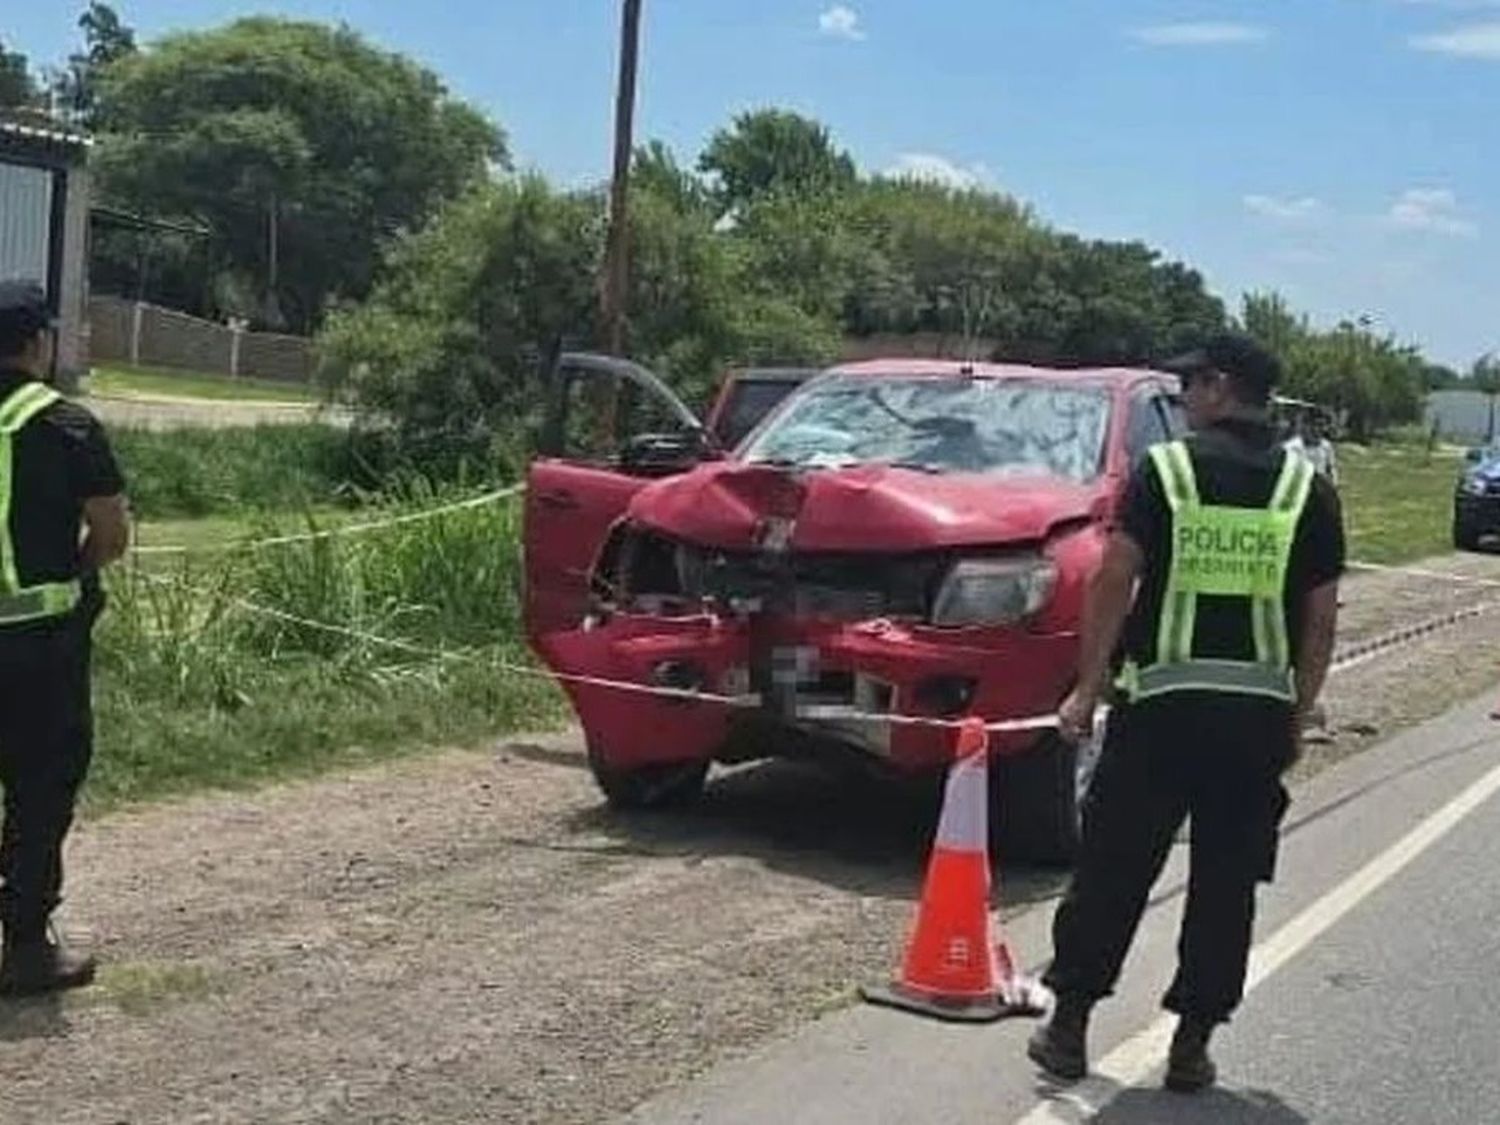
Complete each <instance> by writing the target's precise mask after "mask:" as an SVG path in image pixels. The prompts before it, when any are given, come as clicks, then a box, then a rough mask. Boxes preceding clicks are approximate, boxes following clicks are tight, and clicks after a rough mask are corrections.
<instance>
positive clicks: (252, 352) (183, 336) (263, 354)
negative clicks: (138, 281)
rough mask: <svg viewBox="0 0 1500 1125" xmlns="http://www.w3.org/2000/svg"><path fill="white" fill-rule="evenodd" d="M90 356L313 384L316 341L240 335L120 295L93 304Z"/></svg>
mask: <svg viewBox="0 0 1500 1125" xmlns="http://www.w3.org/2000/svg"><path fill="white" fill-rule="evenodd" d="M88 319H89V321H90V324H91V328H90V339H89V357H90V359H91V361H92V362H93V363H94V364H98V365H101V366H102V365H105V364H110V363H115V364H134V365H138V366H143V367H162V368H172V367H175V368H181V369H182V370H184V371H201V372H203V373H205V374H210V375H245V376H250V377H253V378H258V379H276V380H280V381H282V382H287V383H308V382H311V381H312V375H313V354H312V341H310V340H308V339H305V338H304V337H301V336H280V335H276V334H275V333H270V332H244V331H236V330H234V329H232V328H230V327H228V326H226V325H223V324H217V323H215V322H214V321H211V320H201V319H199V318H198V317H195V316H189V315H188V314H187V313H182V312H177V311H176V310H175V309H164V308H160V307H158V306H156V305H148V304H143V303H138V302H135V301H126V300H123V299H122V298H119V297H106V296H97V297H91V298H90V299H89V302H88Z"/></svg>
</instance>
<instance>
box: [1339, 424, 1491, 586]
mask: <svg viewBox="0 0 1500 1125" xmlns="http://www.w3.org/2000/svg"><path fill="white" fill-rule="evenodd" d="M1461 463H1462V462H1461V459H1460V457H1459V455H1458V454H1457V453H1456V451H1453V450H1448V449H1439V450H1438V451H1436V452H1434V453H1432V454H1431V455H1430V456H1429V455H1428V454H1427V453H1426V451H1425V450H1424V449H1423V448H1422V447H1421V446H1419V445H1409V444H1401V445H1372V446H1369V447H1361V446H1356V445H1344V446H1340V447H1339V473H1340V481H1339V490H1340V493H1341V496H1342V499H1343V503H1344V527H1345V531H1346V533H1347V535H1348V540H1349V542H1348V547H1349V557H1350V558H1351V559H1356V560H1360V561H1364V562H1377V563H1403V562H1411V561H1412V560H1414V559H1420V558H1424V557H1426V556H1429V555H1440V554H1444V553H1446V552H1448V551H1451V550H1452V549H1453V537H1452V520H1453V485H1454V482H1455V481H1456V480H1457V479H1458V471H1459V466H1460V465H1461Z"/></svg>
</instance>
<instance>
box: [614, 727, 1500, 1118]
mask: <svg viewBox="0 0 1500 1125" xmlns="http://www.w3.org/2000/svg"><path fill="white" fill-rule="evenodd" d="M1492 703H1493V700H1492V699H1490V698H1486V699H1483V700H1476V701H1475V702H1473V703H1472V704H1470V705H1467V706H1465V707H1462V708H1459V709H1457V710H1456V711H1454V712H1452V713H1451V714H1449V715H1447V716H1445V717H1443V718H1442V719H1440V720H1437V721H1435V722H1433V723H1430V724H1427V725H1425V726H1423V727H1419V728H1416V729H1414V730H1412V731H1409V732H1407V733H1406V734H1404V735H1402V736H1400V737H1398V738H1396V739H1394V740H1392V741H1391V742H1389V743H1387V744H1385V745H1383V746H1380V747H1377V748H1375V749H1373V750H1371V751H1370V752H1368V753H1366V754H1363V755H1361V756H1359V757H1357V758H1354V759H1350V760H1349V761H1346V762H1344V763H1342V764H1341V765H1339V766H1337V767H1335V768H1333V769H1330V770H1329V771H1327V772H1326V773H1324V774H1321V775H1319V776H1318V777H1316V778H1314V779H1313V780H1312V781H1311V782H1309V783H1308V784H1307V785H1306V786H1304V787H1303V788H1302V789H1300V790H1299V791H1297V792H1296V793H1295V794H1294V804H1293V807H1292V810H1291V813H1290V814H1289V817H1288V822H1287V831H1286V834H1285V838H1284V842H1283V848H1282V859H1281V877H1280V879H1279V881H1278V883H1277V884H1276V885H1275V886H1274V887H1272V888H1270V889H1268V890H1267V891H1265V892H1264V893H1263V895H1262V900H1261V901H1262V908H1261V915H1260V919H1259V924H1258V926H1257V938H1256V940H1257V945H1256V950H1255V953H1254V954H1253V960H1252V988H1251V991H1250V994H1249V996H1248V997H1247V1000H1246V1003H1245V1005H1244V1007H1243V1009H1242V1010H1241V1012H1240V1013H1239V1015H1238V1017H1237V1018H1236V1020H1235V1022H1234V1023H1233V1024H1232V1025H1231V1026H1230V1027H1229V1028H1228V1029H1226V1030H1225V1032H1224V1033H1223V1034H1222V1035H1221V1036H1220V1038H1219V1041H1218V1043H1217V1050H1216V1052H1215V1054H1216V1057H1217V1058H1218V1061H1219V1063H1220V1070H1221V1073H1222V1075H1223V1080H1224V1081H1223V1085H1222V1087H1221V1088H1220V1089H1219V1090H1216V1091H1214V1092H1212V1093H1209V1094H1206V1095H1202V1096H1199V1097H1196V1098H1194V1097H1183V1096H1180V1095H1173V1094H1168V1093H1166V1092H1164V1091H1162V1090H1160V1088H1159V1083H1160V1077H1161V1067H1160V1060H1161V1056H1162V1054H1163V1051H1164V1046H1165V1042H1166V1039H1167V1037H1168V1036H1169V1034H1170V1028H1171V1024H1170V1022H1169V1021H1167V1020H1166V1019H1164V1018H1162V1016H1161V1013H1160V1012H1159V1010H1158V1009H1157V1007H1156V1004H1157V999H1158V997H1159V995H1160V991H1161V989H1163V988H1164V987H1165V985H1166V983H1167V982H1168V980H1169V979H1170V976H1171V971H1172V966H1173V958H1174V943H1175V940H1176V928H1177V922H1178V916H1179V913H1180V909H1181V896H1180V889H1181V879H1182V875H1183V866H1184V864H1183V861H1184V859H1185V856H1184V855H1183V854H1182V851H1183V849H1181V848H1179V849H1178V852H1177V854H1176V855H1174V857H1173V859H1172V861H1171V863H1170V864H1169V867H1168V870H1167V872H1166V873H1165V874H1164V876H1163V879H1162V882H1161V884H1160V885H1159V886H1158V888H1157V894H1156V898H1155V900H1154V903H1155V905H1154V906H1153V908H1152V910H1151V911H1150V912H1149V913H1148V915H1147V918H1146V920H1145V922H1144V924H1143V926H1142V928H1141V932H1140V935H1139V936H1138V938H1137V942H1136V947H1135V950H1134V952H1133V954H1132V957H1131V959H1130V961H1129V962H1128V964H1127V967H1126V976H1125V979H1124V981H1123V982H1122V986H1121V989H1120V991H1119V993H1118V995H1116V996H1115V997H1114V998H1112V999H1111V1000H1110V1001H1109V1002H1108V1003H1106V1004H1105V1005H1103V1006H1101V1008H1100V1010H1099V1012H1098V1014H1097V1017H1096V1022H1095V1028H1094V1034H1093V1037H1092V1041H1091V1047H1092V1061H1093V1064H1094V1066H1093V1074H1092V1076H1091V1078H1090V1079H1089V1080H1087V1081H1086V1082H1084V1083H1082V1084H1079V1085H1077V1086H1074V1087H1071V1088H1067V1089H1063V1090H1058V1089H1056V1088H1053V1087H1050V1086H1048V1085H1047V1084H1045V1083H1044V1082H1042V1081H1040V1080H1039V1077H1038V1075H1037V1073H1036V1071H1035V1069H1034V1068H1033V1067H1032V1066H1031V1065H1030V1064H1029V1063H1028V1062H1027V1061H1026V1059H1025V1058H1024V1055H1023V1053H1022V1052H1023V1044H1024V1041H1025V1038H1026V1036H1027V1035H1028V1034H1029V1033H1030V1031H1031V1029H1032V1027H1033V1026H1034V1024H1033V1023H1032V1022H1031V1021H1029V1020H1013V1021H1007V1022H1005V1023H1001V1024H996V1025H990V1026H987V1027H982V1028H973V1027H953V1026H947V1025H942V1024H934V1023H930V1022H925V1021H922V1020H920V1019H918V1018H915V1017H911V1016H905V1015H902V1014H900V1013H894V1012H887V1011H883V1010H880V1009H874V1008H870V1007H854V1008H850V1009H846V1010H843V1011H840V1012H837V1013H834V1014H832V1015H830V1016H828V1017H826V1018H824V1019H823V1020H821V1021H819V1022H818V1023H816V1024H814V1025H812V1026H810V1027H807V1028H805V1029H803V1030H802V1031H800V1032H798V1033H796V1034H795V1035H794V1036H793V1037H791V1038H789V1039H787V1040H784V1041H782V1042H780V1043H777V1044H774V1045H772V1046H771V1047H769V1048H768V1049H766V1050H765V1051H763V1052H762V1053H761V1054H759V1055H757V1056H754V1057H752V1058H748V1059H744V1060H741V1061H739V1062H735V1063H731V1064H728V1065H725V1066H721V1067H719V1068H717V1069H716V1070H714V1071H712V1072H710V1073H709V1074H707V1075H704V1076H702V1077H701V1078H700V1079H699V1080H697V1081H696V1082H693V1083H691V1084H689V1085H687V1086H685V1087H680V1088H678V1089H676V1090H674V1091H671V1092H669V1093H668V1094H666V1095H664V1096H662V1097H661V1098H659V1099H657V1100H655V1101H653V1102H650V1103H648V1104H646V1105H644V1106H641V1107H639V1108H638V1109H637V1110H636V1112H635V1113H634V1114H633V1115H631V1117H630V1118H629V1121H631V1122H638V1123H645V1122H651V1123H653V1125H675V1123H687V1122H692V1123H695V1125H710V1123H721V1122H722V1123H729V1122H734V1123H740V1122H762V1121H776V1122H778V1125H792V1123H801V1122H806V1123H820V1125H821V1123H825V1122H842V1121H851V1122H852V1121H858V1122H870V1123H876V1122H891V1123H893V1125H894V1123H897V1122H903V1123H904V1122H911V1121H932V1122H939V1121H941V1122H944V1123H954V1125H958V1123H963V1122H986V1123H991V1125H993V1123H995V1122H1021V1123H1023V1125H1056V1123H1059V1122H1074V1123H1081V1122H1099V1123H1107V1125H1164V1123H1165V1125H1171V1123H1176V1122H1216V1123H1225V1125H1236V1123H1245V1125H1297V1123H1300V1122H1318V1123H1320V1125H1321V1123H1324V1122H1328V1123H1337V1125H1346V1123H1347V1125H1362V1123H1366V1122H1369V1123H1376V1122H1381V1123H1385V1122H1395V1121H1399V1122H1413V1123H1416V1122H1420V1123H1424V1125H1427V1123H1431V1125H1448V1123H1452V1125H1458V1123H1464V1125H1470V1123H1474V1122H1488V1121H1495V1120H1500V1047H1497V1044H1500V848H1497V847H1496V843H1497V841H1500V795H1497V794H1500V725H1497V724H1495V723H1494V722H1492V721H1491V720H1490V719H1489V717H1488V712H1489V709H1490V705H1491V704H1492ZM1206 749H1211V747H1206ZM1050 914H1051V911H1050V909H1036V910H1032V911H1029V912H1028V913H1026V914H1024V915H1022V916H1020V917H1019V918H1017V919H1015V920H1013V921H1012V923H1011V925H1010V937H1011V939H1012V943H1013V945H1014V947H1015V950H1016V952H1017V954H1018V956H1019V957H1020V958H1021V959H1022V961H1023V962H1025V963H1028V964H1030V965H1031V966H1033V967H1039V966H1040V965H1041V964H1042V963H1044V962H1045V960H1046V958H1047V956H1048V955H1049V952H1050V945H1049V942H1048V937H1047V927H1048V923H1049V921H1050ZM901 936H902V935H899V934H893V935H892V941H893V949H892V953H893V956H894V955H895V954H896V952H897V951H898V950H897V943H899V940H900V939H901Z"/></svg>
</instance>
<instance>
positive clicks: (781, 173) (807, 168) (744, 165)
mask: <svg viewBox="0 0 1500 1125" xmlns="http://www.w3.org/2000/svg"><path fill="white" fill-rule="evenodd" d="M698 170H699V171H700V172H703V173H705V174H707V175H710V176H713V177H715V179H716V180H717V195H718V199H719V205H720V210H721V212H722V213H724V214H733V213H737V212H738V211H739V210H741V209H742V208H744V207H745V206H747V205H748V204H751V203H753V202H755V201H756V200H759V199H763V198H765V197H766V196H768V195H774V194H780V193H789V194H794V195H809V194H817V193H823V192H828V191H836V190H839V189H842V188H847V187H850V186H852V185H853V184H854V182H855V179H856V173H855V168H854V160H853V158H851V157H850V156H849V154H848V153H847V152H842V151H840V150H838V149H836V148H835V147H834V145H833V140H832V138H831V136H830V135H829V132H828V130H827V129H826V128H825V127H824V126H822V125H820V124H818V123H817V122H816V121H811V120H809V119H808V118H806V117H803V116H801V115H800V114H796V113H792V112H790V111H787V110H779V109H763V110H756V111H754V112H751V113H742V114H741V115H740V116H738V117H736V118H735V119H734V123H733V125H732V126H730V127H729V128H727V129H721V130H719V131H718V132H717V133H715V134H714V136H713V139H712V140H710V141H709V144H708V148H707V149H705V150H704V152H703V155H702V156H701V157H700V158H699V161H698Z"/></svg>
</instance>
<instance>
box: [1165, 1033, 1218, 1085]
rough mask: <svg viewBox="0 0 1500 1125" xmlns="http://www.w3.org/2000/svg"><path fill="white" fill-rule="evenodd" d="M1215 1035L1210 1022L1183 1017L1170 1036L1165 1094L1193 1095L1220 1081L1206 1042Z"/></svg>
mask: <svg viewBox="0 0 1500 1125" xmlns="http://www.w3.org/2000/svg"><path fill="white" fill-rule="evenodd" d="M1213 1033H1214V1023H1213V1021H1212V1020H1205V1019H1197V1018H1194V1017H1192V1016H1184V1017H1183V1018H1182V1021H1181V1022H1180V1023H1178V1025H1177V1034H1176V1035H1174V1036H1172V1049H1171V1051H1170V1052H1169V1053H1168V1055H1167V1079H1166V1083H1165V1085H1166V1087H1167V1089H1168V1090H1175V1091H1176V1092H1177V1093H1179V1094H1196V1093H1197V1092H1198V1091H1199V1090H1205V1089H1207V1088H1208V1087H1210V1086H1212V1085H1213V1084H1214V1083H1215V1082H1216V1081H1217V1080H1218V1077H1219V1070H1218V1068H1217V1067H1216V1066H1214V1061H1213V1059H1211V1058H1209V1057H1208V1041H1209V1038H1210V1037H1211V1036H1212V1035H1213Z"/></svg>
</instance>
